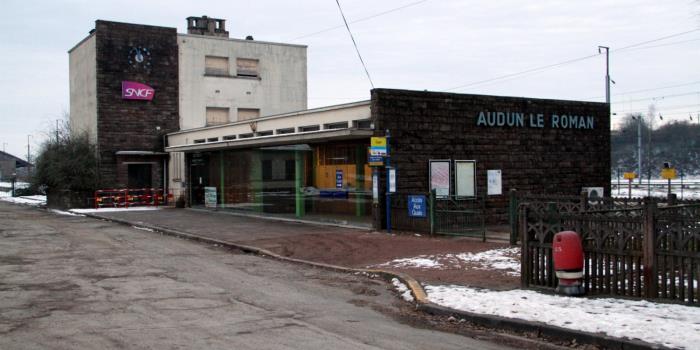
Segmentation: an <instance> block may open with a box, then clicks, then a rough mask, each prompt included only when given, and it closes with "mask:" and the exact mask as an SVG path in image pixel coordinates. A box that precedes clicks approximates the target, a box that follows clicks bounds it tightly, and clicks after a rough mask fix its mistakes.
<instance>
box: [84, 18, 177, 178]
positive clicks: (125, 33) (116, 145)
mask: <svg viewBox="0 0 700 350" xmlns="http://www.w3.org/2000/svg"><path fill="white" fill-rule="evenodd" d="M95 29H96V46H97V115H98V117H97V125H98V126H97V129H98V150H99V153H100V169H101V176H102V179H101V180H102V182H103V186H105V187H125V186H126V184H127V178H126V175H125V174H127V171H126V165H125V164H121V160H119V159H118V158H117V156H116V155H115V152H117V151H156V152H162V151H163V135H164V134H165V133H168V132H173V131H177V130H178V129H179V115H178V102H179V101H178V98H179V96H178V67H177V65H178V49H177V32H176V30H175V28H165V27H154V26H146V25H135V24H127V23H117V22H108V21H96V23H95ZM135 47H144V48H147V49H148V51H149V52H150V59H149V58H147V59H146V60H144V63H141V64H135V65H134V64H130V63H129V54H130V51H131V50H132V48H135ZM132 61H133V60H132ZM132 63H133V62H132ZM145 63H150V65H146V64H145ZM124 80H129V81H136V82H141V83H144V84H146V85H149V86H151V87H153V89H154V90H155V95H154V98H153V100H152V101H138V100H122V96H121V84H122V81H124ZM157 127H160V130H157ZM130 158H131V157H130ZM144 161H155V160H153V159H151V158H144ZM157 164H161V161H158V162H157ZM155 168H159V171H158V172H156V171H155V170H154V173H155V174H154V175H155V177H154V178H153V183H154V185H155V184H156V183H162V182H161V179H160V178H161V177H162V173H161V172H162V171H160V168H161V167H160V165H159V166H157V167H154V169H155Z"/></svg>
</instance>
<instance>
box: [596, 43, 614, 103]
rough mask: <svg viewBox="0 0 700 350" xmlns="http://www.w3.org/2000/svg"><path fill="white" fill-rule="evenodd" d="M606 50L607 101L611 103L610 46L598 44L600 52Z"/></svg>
mask: <svg viewBox="0 0 700 350" xmlns="http://www.w3.org/2000/svg"><path fill="white" fill-rule="evenodd" d="M603 50H605V103H607V104H608V106H609V105H610V82H611V81H612V80H611V79H610V48H609V47H607V46H598V53H602V51H603Z"/></svg>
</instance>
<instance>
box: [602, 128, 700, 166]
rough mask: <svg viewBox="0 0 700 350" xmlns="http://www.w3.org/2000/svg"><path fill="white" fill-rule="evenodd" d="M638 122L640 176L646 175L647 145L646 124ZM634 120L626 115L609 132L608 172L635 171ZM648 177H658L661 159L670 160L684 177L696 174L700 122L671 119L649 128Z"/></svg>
mask: <svg viewBox="0 0 700 350" xmlns="http://www.w3.org/2000/svg"><path fill="white" fill-rule="evenodd" d="M647 125H648V124H647V123H646V121H643V122H642V127H641V129H642V177H644V178H646V177H647V152H648V147H649V143H648V142H649V127H648V126H647ZM637 128H638V125H637V120H634V119H632V118H631V116H628V117H627V119H626V120H625V122H624V124H623V126H622V127H621V128H620V129H619V130H614V131H613V132H612V135H611V147H612V159H611V160H612V162H611V166H612V169H611V170H612V172H611V173H612V175H613V177H615V176H616V172H617V169H618V168H619V169H620V170H621V171H623V172H624V171H634V172H636V171H637ZM650 162H651V169H652V170H651V177H652V178H655V177H657V178H658V177H660V175H659V173H660V171H661V168H662V167H663V163H664V162H671V165H672V166H673V167H675V168H676V170H677V171H678V172H679V175H680V173H681V172H682V173H683V174H684V176H692V175H695V176H697V175H700V125H698V123H697V121H694V123H692V124H691V123H690V122H688V121H686V122H671V123H668V124H665V125H662V126H660V127H658V128H655V129H653V131H652V132H651V159H650Z"/></svg>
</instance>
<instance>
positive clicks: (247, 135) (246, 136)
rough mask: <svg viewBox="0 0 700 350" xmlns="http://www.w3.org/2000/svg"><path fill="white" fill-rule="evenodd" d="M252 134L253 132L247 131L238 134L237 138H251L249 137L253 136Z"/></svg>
mask: <svg viewBox="0 0 700 350" xmlns="http://www.w3.org/2000/svg"><path fill="white" fill-rule="evenodd" d="M253 136H254V135H253V133H252V132H251V133H247V134H240V135H238V138H239V139H249V138H251V137H253Z"/></svg>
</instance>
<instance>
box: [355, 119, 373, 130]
mask: <svg viewBox="0 0 700 350" xmlns="http://www.w3.org/2000/svg"><path fill="white" fill-rule="evenodd" d="M352 124H353V126H354V127H356V128H358V129H373V128H374V125H373V124H372V120H371V119H362V120H353V121H352Z"/></svg>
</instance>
